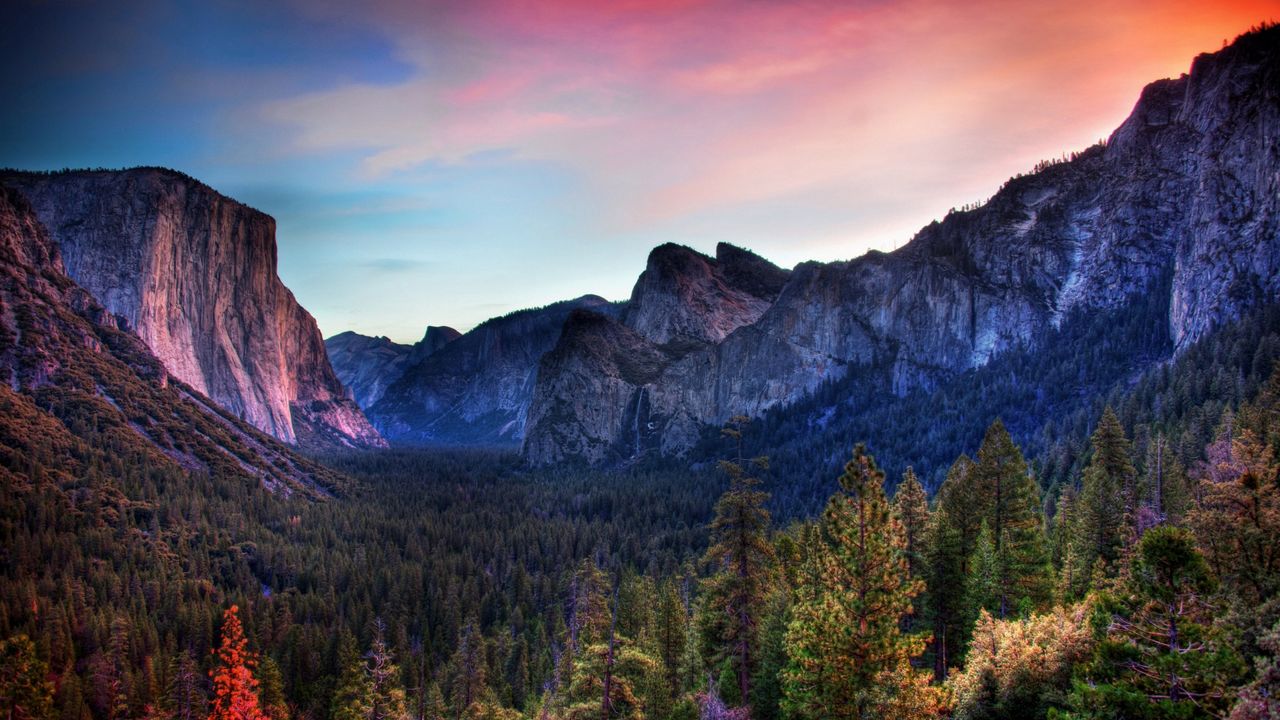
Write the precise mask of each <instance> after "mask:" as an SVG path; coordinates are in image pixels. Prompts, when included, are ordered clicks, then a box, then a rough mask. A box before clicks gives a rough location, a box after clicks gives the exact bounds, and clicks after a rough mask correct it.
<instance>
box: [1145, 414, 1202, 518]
mask: <svg viewBox="0 0 1280 720" xmlns="http://www.w3.org/2000/svg"><path fill="white" fill-rule="evenodd" d="M1142 486H1143V490H1144V492H1145V493H1146V496H1147V504H1148V505H1149V507H1150V508H1151V511H1152V513H1153V514H1154V516H1155V521H1156V522H1157V523H1161V522H1168V523H1173V524H1174V525H1177V524H1179V523H1181V522H1182V519H1183V517H1184V516H1185V515H1186V514H1187V511H1189V510H1190V509H1191V491H1190V489H1189V487H1188V483H1187V472H1186V469H1184V468H1183V466H1182V463H1181V462H1180V461H1179V460H1178V453H1176V452H1175V451H1174V448H1173V446H1172V444H1171V443H1170V442H1169V441H1168V440H1167V439H1166V438H1165V437H1164V435H1157V436H1156V437H1155V438H1154V439H1153V440H1152V441H1151V442H1150V443H1148V446H1147V461H1146V472H1145V478H1144V479H1143V482H1142ZM1145 529H1146V527H1141V528H1139V530H1145Z"/></svg>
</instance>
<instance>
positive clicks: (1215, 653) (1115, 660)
mask: <svg viewBox="0 0 1280 720" xmlns="http://www.w3.org/2000/svg"><path fill="white" fill-rule="evenodd" d="M1214 584H1215V583H1214V579H1213V577H1212V575H1211V573H1210V571H1209V567H1208V565H1207V564H1206V563H1205V561H1204V558H1203V556H1201V554H1200V553H1199V551H1197V550H1196V548H1195V543H1194V540H1193V538H1192V537H1191V535H1190V533H1188V532H1187V531H1186V530H1183V529H1181V528H1176V527H1171V526H1167V525H1164V526H1160V527H1156V528H1153V529H1151V530H1150V531H1148V532H1147V533H1146V534H1145V535H1144V536H1143V537H1142V540H1141V541H1140V542H1139V543H1138V546H1137V549H1136V556H1135V558H1134V562H1133V566H1132V572H1131V577H1130V578H1129V580H1128V581H1127V582H1126V584H1125V588H1124V591H1123V595H1121V596H1120V597H1116V598H1111V599H1107V600H1106V601H1105V602H1104V604H1103V606H1102V610H1103V611H1104V612H1109V613H1110V622H1109V623H1108V624H1107V625H1106V626H1105V627H1106V630H1105V637H1104V640H1103V642H1101V643H1100V644H1099V645H1098V650H1097V652H1096V654H1095V656H1094V659H1093V661H1092V662H1091V663H1089V664H1088V665H1087V666H1086V667H1085V668H1084V677H1083V678H1082V679H1081V680H1080V681H1078V682H1077V683H1076V684H1075V689H1074V690H1073V692H1072V694H1071V697H1070V713H1069V715H1068V717H1072V718H1099V719H1101V718H1183V717H1222V716H1224V715H1225V714H1226V712H1227V710H1228V709H1229V708H1230V705H1231V699H1232V698H1231V696H1232V692H1231V687H1232V685H1235V684H1238V682H1239V680H1240V678H1241V676H1242V675H1243V673H1244V663H1243V662H1242V661H1241V659H1240V658H1239V656H1238V655H1237V654H1236V653H1235V652H1234V651H1233V650H1232V649H1231V648H1230V647H1229V646H1228V645H1227V644H1225V643H1224V642H1223V638H1221V637H1220V636H1219V634H1218V633H1217V632H1216V631H1215V630H1214V628H1213V627H1212V620H1213V614H1214V607H1213V604H1212V601H1211V594H1212V592H1213V589H1214Z"/></svg>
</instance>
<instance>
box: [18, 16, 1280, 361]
mask: <svg viewBox="0 0 1280 720" xmlns="http://www.w3.org/2000/svg"><path fill="white" fill-rule="evenodd" d="M1269 12H1273V9H1272V6H1271V3H1269V2H1261V1H1253V0H1242V1H1241V2H1229V3H1226V2H1224V3H1217V4H1208V3H1201V2H1190V1H1189V0H1160V1H1154V0H1153V1H1151V2H1134V3H1128V4H1125V3H1121V4H1116V3H1114V2H1110V1H1109V0H1108V1H1107V2H1103V0H1076V1H1073V2H1065V1H1062V0H1055V1H1052V2H1044V3H1034V4H1032V3H1020V2H1014V1H1013V0H979V1H978V2H971V3H964V4H952V3H945V2H936V1H934V0H900V1H894V2H889V1H887V0H862V1H860V2H833V1H832V0H809V1H806V2H796V3H786V4H781V3H769V2H759V1H755V0H741V1H737V0H735V1H730V0H663V1H661V2H638V1H634V0H621V1H619V2H614V3H599V2H589V1H588V0H546V1H545V2H540V3H529V2H522V1H521V0H510V1H507V0H471V1H469V2H465V3H457V2H453V3H446V2H431V1H411V0H371V1H370V2H365V3H347V2H342V1H341V0H294V1H291V2H247V1H241V0H204V1H203V2H160V1H158V0H157V1H138V0H117V1H112V2H92V1H89V0H72V1H67V0H40V1H36V0H12V1H11V2H10V3H9V4H8V5H7V7H6V11H5V14H6V20H7V22H6V23H5V24H4V25H0V61H2V62H3V63H4V67H5V68H6V70H5V72H4V73H3V74H0V86H2V88H0V89H2V90H3V93H4V97H5V98H7V102H6V108H5V110H4V111H3V113H0V165H5V166H12V167H21V168H30V169H52V168H60V167H98V166H105V167H127V166H133V165H164V166H169V167H174V168H177V169H179V170H182V171H184V172H187V173H189V174H191V175H194V176H196V177H198V178H200V179H201V180H204V181H205V182H207V183H209V184H210V185H212V186H213V187H215V188H217V189H219V190H221V191H222V192H224V193H225V194H227V195H230V196H231V197H234V198H236V199H238V200H241V201H243V202H246V203H248V204H250V205H253V206H254V207H257V208H259V209H261V210H263V211H265V212H267V213H269V214H271V215H273V216H275V217H276V219H277V221H278V235H277V241H278V243H279V247H280V253H279V257H280V266H279V270H280V275H281V277H282V278H283V279H284V281H285V283H286V284H287V285H289V287H290V288H292V289H293V291H294V292H295V294H296V295H297V296H298V298H299V300H300V301H301V302H302V303H303V305H304V306H306V307H307V309H309V310H310V311H311V312H312V313H313V314H314V315H315V316H316V318H317V320H318V321H319V323H320V326H321V329H322V330H323V331H324V332H325V334H326V335H330V334H333V333H336V332H339V331H342V330H346V329H355V330H357V331H360V332H364V333H367V334H385V335H389V336H391V337H392V338H393V339H397V340H402V341H412V340H415V339H417V338H418V337H419V336H421V334H422V331H423V329H424V328H425V326H427V325H429V324H430V325H441V324H444V325H453V326H455V327H458V328H460V329H464V330H465V329H466V328H468V327H470V326H473V325H475V324H476V323H478V322H480V321H481V320H483V319H485V318H487V317H490V316H493V315H498V314H502V313H505V312H509V311H511V310H515V309H518V308H521V307H527V306H533V305H543V304H546V303H548V302H552V301H555V300H559V299H565V298H569V297H575V296H577V295H581V294H584V293H588V292H593V293H597V294H600V295H604V296H605V297H608V298H610V299H622V298H625V297H626V296H627V295H628V294H629V292H630V288H631V284H632V283H633V282H634V280H635V277H636V275H637V274H638V273H639V272H640V271H641V270H642V269H643V266H644V260H645V257H646V255H647V254H648V251H649V249H650V248H652V247H653V246H655V245H658V244H661V243H663V242H679V243H684V244H688V245H691V246H693V247H695V248H697V249H700V250H703V251H707V252H709V251H711V250H712V249H713V248H714V246H715V244H716V242H718V241H729V242H733V243H736V244H739V245H743V246H746V247H749V248H751V249H754V250H756V251H757V252H759V253H760V254H762V255H764V256H765V257H768V258H770V259H773V260H774V261H776V262H778V263H779V264H781V265H784V266H791V265H793V264H795V263H797V262H800V261H802V260H805V259H811V258H812V259H819V260H831V259H843V258H849V257H854V256H856V255H859V254H861V253H863V252H865V251H866V250H867V249H869V248H872V247H877V248H881V249H891V248H892V247H894V246H895V245H898V244H901V243H904V242H906V241H907V240H908V239H910V236H911V235H912V234H913V232H914V231H915V230H916V229H918V228H919V227H920V226H922V225H924V224H926V223H927V222H929V221H930V220H932V219H934V218H937V217H940V216H941V215H943V214H944V213H945V212H946V210H947V209H948V208H950V207H953V206H959V205H963V204H965V203H968V202H971V201H974V200H978V199H981V198H984V197H987V196H989V195H990V194H991V193H992V192H993V191H994V190H995V189H996V188H997V187H999V185H1000V184H1001V183H1002V182H1003V180H1004V179H1005V178H1007V177H1008V176H1009V175H1012V174H1014V173H1017V172H1020V171H1025V170H1026V169H1028V168H1029V167H1031V166H1032V165H1033V164H1034V163H1035V162H1036V161H1037V160H1039V159H1042V158H1047V157H1056V156H1058V155H1060V154H1061V153H1062V152H1064V151H1070V150H1075V149H1080V148H1082V147H1085V146H1087V145H1089V144H1091V143H1092V142H1094V141H1096V140H1098V139H1099V138H1101V137H1104V136H1105V135H1106V134H1108V133H1109V132H1110V130H1111V129H1112V128H1114V126H1115V125H1116V124H1118V123H1119V122H1120V121H1121V120H1122V119H1123V117H1124V116H1125V115H1126V114H1127V112H1128V110H1129V109H1130V107H1131V106H1132V104H1133V102H1134V100H1136V98H1137V94H1138V92H1139V90H1140V89H1141V87H1142V85H1143V84H1144V83H1145V82H1147V81H1149V80H1153V79H1156V78H1159V77H1165V76H1169V75H1176V74H1178V73H1180V72H1183V71H1185V70H1186V68H1187V67H1188V66H1189V63H1190V60H1191V58H1192V57H1193V56H1194V55H1195V54H1196V53H1197V52H1201V51H1209V50H1214V49H1216V48H1217V47H1220V46H1221V42H1222V40H1224V39H1227V38H1230V37H1233V36H1234V35H1235V34H1237V33H1239V32H1241V31H1243V30H1245V29H1246V28H1248V27H1249V26H1250V25H1252V24H1255V23H1257V22H1259V21H1261V20H1264V19H1268V13H1269Z"/></svg>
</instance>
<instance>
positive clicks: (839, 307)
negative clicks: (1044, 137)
mask: <svg viewBox="0 0 1280 720" xmlns="http://www.w3.org/2000/svg"><path fill="white" fill-rule="evenodd" d="M1278 98H1280V30H1276V29H1274V28H1272V29H1269V30H1264V31H1261V32H1257V33H1252V34H1249V35H1246V36H1243V37H1242V38H1240V39H1239V40H1238V41H1237V42H1236V43H1234V44H1233V45H1231V46H1230V47H1228V48H1225V49H1223V50H1222V51H1220V52H1218V53H1214V54H1212V55H1202V56H1200V57H1198V58H1196V60H1195V62H1194V64H1193V65H1192V69H1191V72H1190V74H1189V75H1186V76H1183V77H1181V78H1179V79H1176V80H1163V81H1159V82H1156V83H1153V84H1151V85H1150V86H1148V87H1147V88H1146V89H1145V90H1144V91H1143V93H1142V95H1141V98H1140V99H1139V101H1138V103H1137V105H1136V107H1135V108H1134V110H1133V113H1132V114H1131V115H1130V117H1129V118H1128V119H1127V120H1126V121H1125V122H1124V124H1122V125H1121V126H1120V128H1119V129H1117V130H1116V131H1115V133H1114V134H1113V135H1112V136H1111V137H1110V138H1109V139H1108V141H1107V142H1106V143H1105V144H1104V145H1100V146H1097V147H1093V148H1090V149H1089V150H1086V151H1085V152H1083V153H1080V154H1078V155H1076V156H1074V157H1073V158H1072V159H1071V160H1070V161H1068V162H1062V163H1056V164H1049V165H1046V166H1044V167H1041V168H1039V169H1038V171H1037V172H1035V173H1034V174H1032V175H1028V176H1022V177H1018V178H1015V179H1013V180H1010V181H1009V182H1008V183H1007V184H1006V185H1005V186H1004V187H1003V188H1002V189H1001V190H1000V191H999V192H998V193H997V194H996V195H995V197H993V198H992V199H991V200H990V201H989V202H988V203H986V204H985V205H983V206H981V207H979V208H977V209H975V210H971V211H967V212H953V213H951V214H950V215H948V217H947V218H946V219H945V220H944V221H942V222H940V223H939V222H935V223H933V224H931V225H930V226H928V227H926V228H924V229H923V230H921V231H920V233H919V234H917V236H916V237H915V238H914V239H913V240H912V241H911V242H910V243H909V244H908V245H906V246H905V247H903V248H902V249H900V250H898V251H896V252H894V253H890V254H885V253H880V252H871V253H868V254H867V255H865V256H863V257H861V258H858V259H856V260H853V261H849V262H837V263H828V264H821V263H812V262H811V263H804V264H802V265H800V266H798V267H797V268H795V269H794V270H793V271H792V272H791V273H790V275H789V276H787V277H786V278H785V283H781V284H780V285H774V284H770V283H777V281H778V280H779V279H780V278H782V275H780V274H779V273H775V272H772V271H768V272H765V273H764V277H767V278H769V279H770V280H769V282H766V283H764V284H763V285H761V286H760V290H761V291H760V292H758V293H755V294H752V295H751V298H752V300H750V301H744V300H743V298H742V296H741V294H740V293H736V292H734V291H733V290H732V289H731V288H728V287H727V286H726V284H725V283H721V282H718V281H714V280H711V279H710V277H713V276H714V273H711V275H710V276H709V275H708V271H707V267H706V264H705V262H704V263H701V264H700V263H698V262H691V261H689V260H688V258H690V257H691V256H692V255H693V253H692V251H688V250H684V249H679V248H673V247H671V246H664V247H663V248H659V249H658V250H655V251H654V255H653V256H651V258H650V263H649V267H648V269H646V271H645V274H644V275H642V276H641V279H640V282H639V283H637V286H636V292H635V293H634V294H633V297H632V300H631V303H630V304H629V306H628V308H627V311H626V314H625V315H624V316H623V317H622V318H620V319H617V320H611V319H608V318H602V317H587V316H583V315H580V314H578V315H575V316H574V317H573V318H572V319H571V323H570V328H567V329H566V331H565V332H564V333H563V334H562V335H561V337H560V341H559V343H558V344H557V345H556V347H555V349H554V350H553V351H552V352H551V353H549V354H548V355H547V356H546V357H545V358H544V359H543V362H542V364H541V368H540V370H539V375H538V381H537V384H536V387H535V389H534V392H533V399H532V402H531V408H530V411H529V419H528V426H527V428H526V434H525V442H524V446H523V448H524V453H525V456H526V458H527V459H528V461H529V462H530V463H532V464H535V465H542V464H550V463H555V462H561V461H563V460H566V459H570V458H574V457H578V458H582V459H585V460H587V461H589V462H593V463H596V462H625V461H630V460H633V459H636V458H638V457H641V456H645V455H650V454H661V455H672V454H681V453H684V452H686V451H688V450H689V449H690V448H691V447H693V446H694V444H695V443H696V442H697V441H698V438H699V437H700V436H701V434H702V433H703V432H704V430H705V428H706V427H707V426H708V425H712V426H714V425H716V424H720V423H723V422H724V421H725V420H726V419H728V418H729V417H730V416H733V415H737V414H746V415H750V416H757V415H760V414H762V413H764V412H765V411H767V410H769V409H771V408H775V407H780V406H786V405H789V404H792V403H795V402H797V401H799V400H801V399H802V398H805V397H807V396H809V395H811V394H812V393H814V392H815V391H816V390H817V389H818V388H820V387H822V386H824V385H828V384H831V383H833V382H836V381H838V380H840V379H841V378H844V377H846V376H850V375H851V374H852V375H855V376H857V377H865V378H866V382H867V383H872V384H870V385H863V386H856V385H855V386H851V387H846V390H847V391H848V392H852V393H854V397H857V395H858V394H859V393H862V394H865V395H868V396H870V395H871V394H873V393H879V392H880V391H881V389H882V387H883V388H887V389H889V390H891V391H892V392H893V393H894V394H896V395H899V396H901V395H903V394H905V393H907V392H908V391H910V390H912V389H914V388H921V387H923V388H928V387H932V386H935V385H936V384H938V383H940V382H944V381H947V380H948V379H950V378H954V377H956V376H957V375H959V374H960V373H963V372H964V371H966V370H971V369H974V368H979V367H983V366H985V365H986V364H987V363H989V362H990V361H991V360H992V359H993V358H995V357H997V356H999V355H1001V354H1002V353H1005V352H1008V351H1010V350H1014V349H1019V348H1027V347H1036V346H1037V345H1039V344H1041V343H1043V342H1045V340H1046V338H1048V337H1050V335H1051V334H1052V332H1053V331H1054V330H1055V329H1056V328H1057V327H1058V326H1059V325H1060V324H1061V323H1062V322H1063V319H1064V318H1067V317H1069V316H1072V315H1079V314H1080V313H1091V312H1093V313H1096V312H1103V311H1108V310H1114V309H1118V308H1124V307H1126V306H1127V305H1128V304H1129V303H1131V302H1133V299H1134V298H1135V297H1141V296H1143V295H1144V294H1147V293H1152V292H1160V293H1164V294H1165V296H1164V297H1163V298H1157V300H1160V301H1161V304H1162V306H1163V307H1164V308H1166V311H1165V312H1164V314H1163V315H1162V316H1161V317H1160V319H1159V322H1160V323H1162V324H1166V327H1164V328H1161V332H1167V334H1168V337H1169V338H1170V340H1171V345H1170V352H1171V353H1177V352H1180V351H1181V350H1182V349H1184V348H1186V347H1188V346H1189V345H1190V344H1191V343H1193V342H1194V341H1195V340H1197V339H1198V338H1200V337H1202V336H1204V335H1205V334H1206V333H1208V332H1210V331H1211V330H1212V329H1213V328H1214V327H1216V326H1217V325H1218V324H1220V323H1222V322H1225V321H1229V320H1232V319H1234V318H1237V317H1239V316H1240V315H1241V314H1242V313H1244V312H1246V311H1247V310H1248V309H1249V308H1251V307H1254V306H1257V305H1259V304H1262V303H1266V302H1270V301H1274V300H1275V299H1276V298H1277V296H1278V295H1280V229H1278V228H1280V213H1278V212H1277V211H1278V210H1280V208H1278V207H1277V206H1278V205H1280V101H1278ZM682 258H683V260H682ZM728 285H732V283H729V284H728ZM775 287H777V288H778V289H777V290H776V291H775V290H774V288H775ZM771 295H772V296H776V299H773V298H771V297H770V296H771ZM1150 300H1151V299H1150V298H1148V301H1150ZM757 301H758V302H757ZM1081 350H1082V351H1083V350H1084V349H1083V348H1082V349H1081ZM1151 361H1153V362H1159V361H1161V359H1160V358H1153V359H1151ZM871 368H883V369H884V371H883V372H882V373H880V372H877V373H870V372H867V369H871ZM1023 380H1024V382H1026V383H1029V384H1031V385H1035V384H1037V383H1039V382H1041V381H1042V379H1041V378H1024V379H1023Z"/></svg>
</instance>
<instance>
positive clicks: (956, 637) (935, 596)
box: [925, 507, 967, 682]
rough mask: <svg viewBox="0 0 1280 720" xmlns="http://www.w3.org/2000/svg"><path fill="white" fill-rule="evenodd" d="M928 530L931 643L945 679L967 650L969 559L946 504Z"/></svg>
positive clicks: (938, 674) (936, 671) (938, 676)
mask: <svg viewBox="0 0 1280 720" xmlns="http://www.w3.org/2000/svg"><path fill="white" fill-rule="evenodd" d="M928 533H929V543H928V545H929V553H928V555H927V556H926V558H925V559H926V566H925V579H926V582H927V583H928V588H929V592H928V604H927V605H926V606H925V611H926V613H927V615H928V619H929V625H930V627H931V628H932V630H933V638H932V642H931V643H930V649H931V653H932V655H933V676H934V679H935V680H937V681H938V682H942V681H943V680H945V679H946V677H947V671H948V669H949V667H950V665H951V664H952V663H953V662H954V661H955V660H958V659H959V658H961V657H963V653H964V638H965V612H964V611H965V600H966V598H965V580H966V575H965V574H964V572H963V569H964V567H965V564H966V562H967V559H966V558H965V556H964V555H963V548H962V541H961V536H960V531H959V530H957V529H956V523H953V522H952V521H951V519H950V514H949V513H948V511H947V510H946V508H945V507H940V508H939V509H938V511H937V512H935V513H934V514H933V516H932V517H931V518H930V521H929V527H928Z"/></svg>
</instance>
